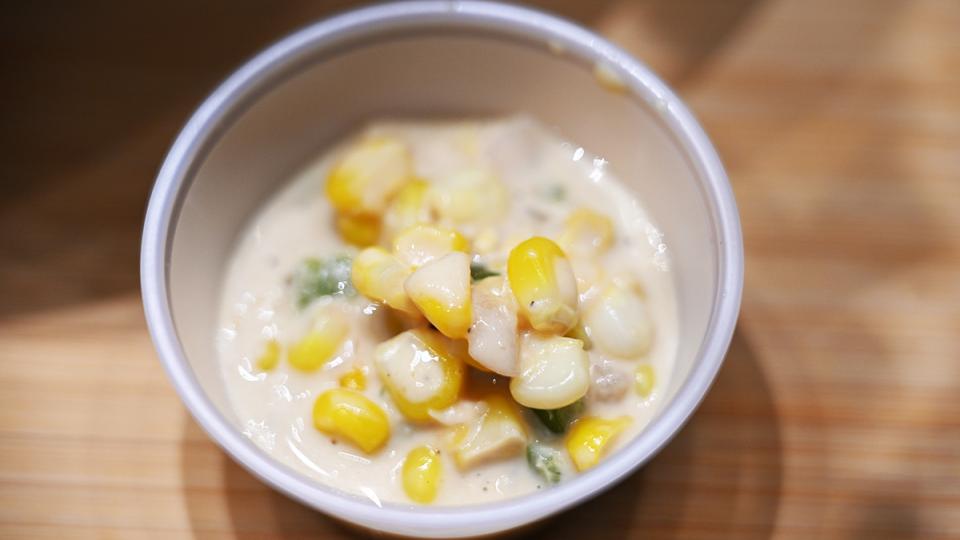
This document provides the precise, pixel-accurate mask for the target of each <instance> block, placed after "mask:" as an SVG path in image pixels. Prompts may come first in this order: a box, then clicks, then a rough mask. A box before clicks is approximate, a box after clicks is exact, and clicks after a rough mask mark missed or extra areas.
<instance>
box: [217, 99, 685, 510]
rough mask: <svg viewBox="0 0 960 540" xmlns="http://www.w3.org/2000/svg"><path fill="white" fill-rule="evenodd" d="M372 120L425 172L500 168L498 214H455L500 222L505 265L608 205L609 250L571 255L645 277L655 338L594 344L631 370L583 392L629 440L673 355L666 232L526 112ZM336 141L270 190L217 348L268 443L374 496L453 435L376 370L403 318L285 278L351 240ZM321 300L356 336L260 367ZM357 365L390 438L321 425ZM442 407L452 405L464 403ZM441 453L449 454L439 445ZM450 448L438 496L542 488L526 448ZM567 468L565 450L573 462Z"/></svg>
mask: <svg viewBox="0 0 960 540" xmlns="http://www.w3.org/2000/svg"><path fill="white" fill-rule="evenodd" d="M368 131H370V132H374V133H381V134H389V135H391V136H395V137H398V138H400V139H401V140H403V141H405V142H406V143H407V144H408V145H409V146H410V148H411V150H412V155H413V160H414V167H415V170H416V173H417V175H418V176H420V177H422V178H424V179H426V180H428V181H430V182H443V181H444V179H445V178H449V177H450V176H451V175H452V174H453V173H455V172H457V171H459V170H463V169H464V168H465V167H483V168H485V169H488V170H491V171H493V172H494V173H495V174H496V175H497V176H498V177H499V179H500V180H501V181H502V183H503V185H504V186H505V187H506V189H507V193H508V197H507V201H505V203H506V206H507V207H506V210H505V213H504V215H503V216H502V217H500V218H498V219H497V220H495V221H494V222H491V223H489V224H486V225H483V226H478V227H474V229H473V230H471V229H470V228H467V229H463V228H461V232H463V233H464V234H465V235H467V236H475V235H479V234H484V235H487V236H488V237H489V236H490V235H493V236H494V237H495V238H497V239H498V240H499V242H498V243H499V247H497V248H496V249H494V250H493V251H492V252H490V253H487V254H485V255H484V256H483V260H484V262H485V263H486V264H487V265H488V266H490V267H491V268H493V269H502V268H503V266H504V265H505V262H506V256H507V253H509V250H510V248H511V247H512V246H514V245H516V244H517V243H518V242H520V241H522V240H524V239H526V238H528V237H530V236H533V235H544V236H548V237H553V238H556V237H557V235H558V233H559V231H560V228H561V226H562V223H563V220H564V218H565V217H566V216H567V215H568V214H569V213H570V211H572V210H574V209H576V208H578V207H587V208H590V209H593V210H596V211H598V212H601V213H604V214H606V215H608V216H609V217H611V218H612V219H613V221H614V223H615V227H616V228H615V237H616V241H615V244H614V246H613V247H612V248H611V249H610V251H609V252H607V253H606V254H604V255H602V256H601V257H599V258H597V259H595V260H578V259H574V260H572V263H573V266H574V270H575V273H576V274H577V276H578V277H583V278H585V279H587V280H588V281H591V280H593V279H594V278H593V276H594V275H596V274H598V273H599V272H600V271H603V272H605V273H606V275H607V276H610V277H612V278H614V279H620V278H626V277H630V278H633V279H636V280H638V281H639V282H640V283H641V284H642V286H643V288H644V291H645V295H646V299H647V302H648V304H647V305H648V308H649V312H650V314H651V318H652V320H653V323H654V327H655V339H654V344H653V346H652V349H651V351H650V352H649V353H648V354H647V355H646V357H644V358H642V359H640V360H617V359H614V358H609V357H606V356H604V355H603V354H602V353H601V352H599V351H597V350H596V348H595V349H594V350H591V351H590V353H589V356H590V361H591V363H592V364H594V365H595V366H600V365H603V366H606V367H607V368H611V367H612V368H613V369H614V370H617V369H619V370H621V371H622V372H623V373H625V374H626V375H628V376H629V377H630V379H629V388H630V390H629V391H627V392H626V394H625V397H624V398H623V399H622V400H621V401H617V402H601V401H599V400H597V399H595V396H593V397H590V398H589V399H588V413H589V414H594V415H599V416H610V417H613V416H620V415H629V416H631V417H633V423H632V424H631V426H630V427H629V428H628V429H627V430H626V431H625V432H624V433H623V434H622V435H621V436H620V437H619V438H618V439H617V441H616V445H615V447H614V448H613V451H616V449H617V448H619V447H621V446H623V445H624V444H626V443H627V442H629V440H630V439H631V438H633V437H634V436H635V435H636V434H637V433H639V432H640V431H641V430H642V429H643V428H644V426H645V425H646V424H647V423H648V422H649V421H650V419H651V417H652V416H653V415H654V413H655V412H656V411H657V408H658V407H659V404H660V401H661V394H662V389H663V388H665V387H666V386H667V381H668V380H669V378H670V375H671V372H672V369H673V361H674V355H675V351H676V346H677V318H676V307H675V291H674V283H673V278H672V275H671V272H670V265H669V256H668V253H669V252H668V250H667V248H666V246H665V244H664V243H663V238H662V235H661V234H660V233H659V232H658V230H657V229H656V227H655V226H654V225H653V224H652V223H651V222H650V220H649V219H648V218H647V216H646V214H645V213H644V211H643V209H642V207H641V204H640V202H639V201H638V200H637V199H636V197H634V196H633V194H632V193H630V192H629V191H627V190H626V189H625V188H624V187H623V186H622V185H621V183H620V182H619V181H618V180H617V178H616V176H615V175H614V174H613V173H612V171H611V169H610V167H609V166H608V163H607V162H606V161H605V160H603V159H602V158H600V157H597V156H594V155H592V154H590V153H589V152H588V151H587V150H585V149H584V148H581V147H579V146H577V145H576V144H571V143H569V142H565V141H563V140H561V139H559V138H558V137H557V136H556V135H554V134H552V133H551V132H549V131H548V130H546V129H545V128H543V127H542V126H541V125H540V124H538V123H536V122H534V121H532V120H530V119H528V118H525V117H512V118H507V119H503V120H496V121H490V122H455V123H408V122H397V123H393V122H391V123H380V124H377V125H375V126H373V127H371V128H370V129H369V130H368ZM336 154H337V149H333V150H331V151H330V152H329V153H328V154H327V155H324V156H323V157H321V158H320V159H318V160H317V161H316V162H315V163H313V164H311V165H310V166H308V167H307V168H306V169H304V170H303V171H302V172H301V173H299V174H298V175H296V176H295V177H294V178H293V179H292V180H291V181H290V183H289V185H288V186H287V187H285V188H284V189H282V190H281V191H280V192H279V193H278V194H277V195H276V196H275V197H274V198H273V199H271V200H269V201H265V203H264V207H263V209H262V210H261V211H260V212H259V213H258V214H257V215H256V216H255V217H254V219H253V221H252V222H251V223H250V225H249V228H248V230H247V231H245V232H244V234H243V235H242V236H241V238H240V241H239V244H238V245H237V247H236V251H235V253H234V255H233V258H232V260H231V261H230V263H229V265H228V270H227V274H226V279H225V283H224V287H223V291H222V300H221V302H222V307H221V310H220V329H219V332H218V334H217V336H216V343H217V348H218V351H219V361H220V365H221V368H222V372H223V378H224V381H225V383H226V387H227V391H228V395H229V398H230V401H231V403H232V405H233V409H234V413H235V414H236V417H237V418H238V420H239V422H240V423H241V424H242V425H243V426H244V433H245V434H246V435H247V436H249V437H250V438H251V440H253V441H254V442H255V443H256V444H257V445H258V446H260V447H261V448H262V449H263V450H264V451H266V452H268V453H269V454H270V455H271V456H273V457H274V458H275V459H277V460H279V461H280V462H282V463H284V464H286V465H288V466H290V467H292V468H293V469H295V470H297V471H299V472H301V473H303V474H304V475H307V476H309V477H312V478H314V479H317V480H319V481H320V482H323V483H325V484H328V485H331V486H333V487H336V488H339V489H342V490H344V491H347V492H350V493H353V494H357V495H360V496H364V497H368V498H370V499H371V500H373V501H374V502H375V503H377V504H380V502H381V501H392V502H399V503H408V502H409V499H407V497H406V496H405V494H404V492H403V489H402V487H401V485H400V479H399V472H400V467H401V463H402V460H403V458H404V456H406V454H407V453H408V452H409V451H410V450H411V449H412V448H414V447H416V446H419V445H422V444H431V445H433V446H435V447H438V448H441V449H442V448H444V444H445V440H446V439H445V437H444V427H443V426H439V425H438V426H435V427H422V426H421V427H412V426H410V425H409V424H407V423H406V422H405V421H404V419H403V417H402V416H401V415H400V413H399V412H398V411H397V409H396V407H395V406H394V405H393V403H391V401H390V398H389V397H388V396H386V394H385V393H384V392H382V391H381V385H380V383H379V381H378V380H377V376H376V374H375V373H374V371H373V364H372V362H373V349H374V347H375V346H376V345H377V344H379V343H380V342H382V341H385V340H386V339H389V338H390V337H392V336H393V335H395V334H396V332H397V330H396V329H394V328H391V327H390V323H389V321H388V320H387V317H385V316H384V313H383V310H384V309H387V308H383V307H380V306H378V305H377V304H376V303H373V302H371V301H369V300H367V299H365V298H363V297H362V296H359V295H358V296H356V297H353V298H346V297H342V296H340V297H325V298H321V299H320V300H317V301H315V302H314V303H313V304H311V305H310V306H309V307H308V308H306V309H304V310H299V309H297V307H296V301H295V297H294V295H293V292H292V291H291V290H290V287H289V285H288V279H289V276H290V274H291V272H292V271H293V269H294V268H295V267H296V266H297V265H298V263H300V262H301V261H302V260H303V259H305V258H307V257H326V256H331V255H336V254H353V253H355V252H356V249H355V248H352V247H350V246H348V245H346V244H344V243H343V242H342V241H341V240H340V238H339V237H338V235H337V234H336V232H335V231H334V229H333V227H332V220H333V211H332V209H331V207H330V205H329V203H328V202H327V199H326V198H325V197H324V194H323V186H324V182H325V178H326V173H327V171H328V169H329V167H330V164H331V159H332V158H331V156H335V155H336ZM475 242H476V240H475ZM596 289H597V287H594V288H592V289H590V290H586V291H584V292H583V293H582V294H581V304H582V303H583V302H588V301H589V300H590V298H591V297H592V296H594V295H595V294H596ZM321 309H337V310H340V311H342V312H343V313H344V314H345V315H346V317H347V318H348V320H349V321H350V328H351V330H350V335H349V338H348V339H347V341H346V342H345V344H344V345H343V346H342V347H341V349H340V350H339V351H338V353H337V354H336V355H335V356H334V358H333V359H331V360H330V361H329V362H328V363H326V364H325V365H324V366H323V367H322V368H320V369H319V370H318V371H316V372H313V373H301V372H298V371H296V370H294V369H292V368H291V367H290V366H289V364H287V363H286V361H285V359H284V358H282V357H281V361H280V363H279V365H278V367H277V368H275V369H274V370H272V371H270V372H269V373H264V372H261V371H259V370H258V369H257V368H256V367H255V362H256V359H257V357H258V356H259V355H260V354H261V353H262V352H263V350H264V347H265V343H266V342H267V341H268V340H270V339H276V340H278V341H279V342H280V343H281V344H290V343H294V342H296V341H297V340H298V339H299V338H300V337H302V336H303V335H304V334H305V333H306V332H307V331H308V329H309V327H310V324H311V322H312V319H313V317H312V315H313V314H315V313H317V312H318V310H321ZM638 362H646V363H649V364H651V365H652V366H653V367H654V370H655V372H656V378H657V383H656V386H655V388H654V391H653V393H652V395H650V396H649V397H647V398H646V399H643V398H641V397H639V396H638V395H637V394H636V393H635V392H634V391H633V370H634V368H635V366H636V365H637V363H638ZM353 368H360V369H362V370H364V371H365V372H366V374H367V388H366V390H365V391H364V394H365V395H366V396H367V397H369V398H370V399H372V400H373V401H374V402H376V403H377V404H379V405H380V406H381V407H383V408H384V410H386V411H387V414H388V415H389V417H390V419H391V422H392V435H391V438H390V441H389V443H388V444H387V445H386V447H385V448H383V449H382V450H381V451H379V452H378V453H376V454H374V455H366V454H364V453H363V452H362V451H360V450H358V449H356V448H355V447H353V446H351V445H350V444H348V443H347V442H345V441H336V442H335V441H334V439H332V438H331V437H330V436H327V435H324V434H322V433H320V432H318V431H317V430H316V429H315V428H314V427H313V422H312V408H313V402H314V400H315V399H316V397H317V395H319V394H320V393H322V392H323V391H324V390H327V389H329V388H333V387H336V386H337V379H338V378H339V377H340V376H341V375H342V374H344V373H345V372H347V371H349V370H351V369H353ZM496 383H497V384H506V383H507V381H506V380H505V379H501V380H499V381H496ZM447 413H448V414H452V415H454V416H455V415H456V414H457V411H448V412H447ZM528 420H529V421H530V422H529V423H530V425H531V426H532V427H533V428H534V429H532V430H531V439H533V438H537V439H539V440H542V441H544V442H547V443H548V444H550V445H551V446H553V447H555V448H558V449H562V439H560V438H556V437H552V436H550V435H549V434H548V433H547V432H546V431H545V430H543V429H539V428H538V424H537V421H536V420H535V419H534V418H533V417H532V416H530V417H529V418H528ZM564 454H565V452H564ZM441 457H442V458H444V457H445V456H444V455H443V453H442V454H441ZM442 461H443V467H444V470H443V481H442V485H441V488H440V492H439V495H438V497H437V500H436V502H435V503H434V504H440V505H465V504H472V503H479V502H489V501H494V500H500V499H504V498H509V497H516V496H519V495H523V494H527V493H530V492H533V491H536V490H537V489H548V486H547V484H546V483H545V482H544V481H543V480H542V479H541V478H540V477H539V476H537V475H536V474H535V473H534V472H532V471H531V469H530V468H529V466H528V465H527V463H526V459H525V458H524V457H523V456H522V455H521V456H518V457H516V458H514V459H510V460H508V461H499V462H494V463H490V464H487V465H483V466H480V467H478V468H475V469H471V470H469V471H462V472H461V471H460V470H458V469H457V467H456V466H455V465H454V464H453V460H452V459H449V458H446V459H442ZM573 474H575V473H573V472H572V468H571V467H570V464H569V463H568V464H567V469H566V470H565V476H567V477H569V476H572V475H573Z"/></svg>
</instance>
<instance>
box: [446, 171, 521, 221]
mask: <svg viewBox="0 0 960 540" xmlns="http://www.w3.org/2000/svg"><path fill="white" fill-rule="evenodd" d="M431 191H432V197H431V199H432V201H433V208H434V209H435V210H436V212H437V214H438V215H439V216H440V217H441V218H444V219H447V220H450V221H452V222H454V223H467V222H481V221H482V222H487V223H490V222H495V221H496V220H497V219H499V218H500V217H501V216H502V215H503V213H504V211H505V210H506V205H507V193H506V190H505V189H504V187H503V184H501V183H500V181H499V180H498V179H497V178H496V177H495V176H493V175H492V174H491V173H490V172H489V171H485V170H481V169H465V170H462V171H459V172H457V173H455V174H453V175H451V176H449V177H448V178H445V179H443V181H441V182H437V183H436V184H434V185H433V186H432V190H431Z"/></svg>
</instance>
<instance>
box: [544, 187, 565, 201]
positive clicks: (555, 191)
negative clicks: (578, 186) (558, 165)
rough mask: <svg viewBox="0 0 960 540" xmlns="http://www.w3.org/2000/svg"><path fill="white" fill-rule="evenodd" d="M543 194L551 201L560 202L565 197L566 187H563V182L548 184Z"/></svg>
mask: <svg viewBox="0 0 960 540" xmlns="http://www.w3.org/2000/svg"><path fill="white" fill-rule="evenodd" d="M543 194H544V195H546V197H547V198H548V199H550V200H551V201H556V202H561V201H564V200H566V198H567V188H565V187H563V184H550V185H549V186H547V187H546V188H545V189H544V190H543Z"/></svg>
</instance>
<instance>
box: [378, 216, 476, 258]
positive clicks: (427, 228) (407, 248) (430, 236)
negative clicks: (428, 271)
mask: <svg viewBox="0 0 960 540" xmlns="http://www.w3.org/2000/svg"><path fill="white" fill-rule="evenodd" d="M469 249H470V243H469V242H467V239H466V238H464V237H463V235H461V234H460V233H458V232H457V231H454V230H452V229H444V228H442V227H434V226H433V225H426V224H423V223H421V224H418V225H413V226H412V227H407V228H406V229H404V230H402V231H400V233H399V234H397V237H396V238H394V240H393V252H394V253H395V254H396V256H397V258H399V259H400V260H401V261H402V262H404V263H406V264H407V265H409V266H412V267H414V268H417V267H420V266H423V265H424V264H426V263H428V262H430V261H432V260H434V259H437V258H439V257H442V256H444V255H446V254H447V253H450V252H451V251H462V252H467V251H468V250H469Z"/></svg>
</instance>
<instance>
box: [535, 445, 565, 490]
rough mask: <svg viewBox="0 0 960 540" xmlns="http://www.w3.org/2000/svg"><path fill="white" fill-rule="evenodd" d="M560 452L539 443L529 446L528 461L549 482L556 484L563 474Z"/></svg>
mask: <svg viewBox="0 0 960 540" xmlns="http://www.w3.org/2000/svg"><path fill="white" fill-rule="evenodd" d="M560 460H561V456H560V452H559V451H558V450H554V449H553V448H550V447H549V446H545V445H542V444H539V443H535V442H534V443H530V444H529V445H528V446H527V463H528V464H529V465H530V467H531V468H532V469H533V470H534V471H536V473H537V474H539V475H540V476H542V477H543V479H544V480H546V481H547V483H549V484H556V483H557V482H559V481H560V478H561V477H562V476H563V472H562V471H561V470H560Z"/></svg>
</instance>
